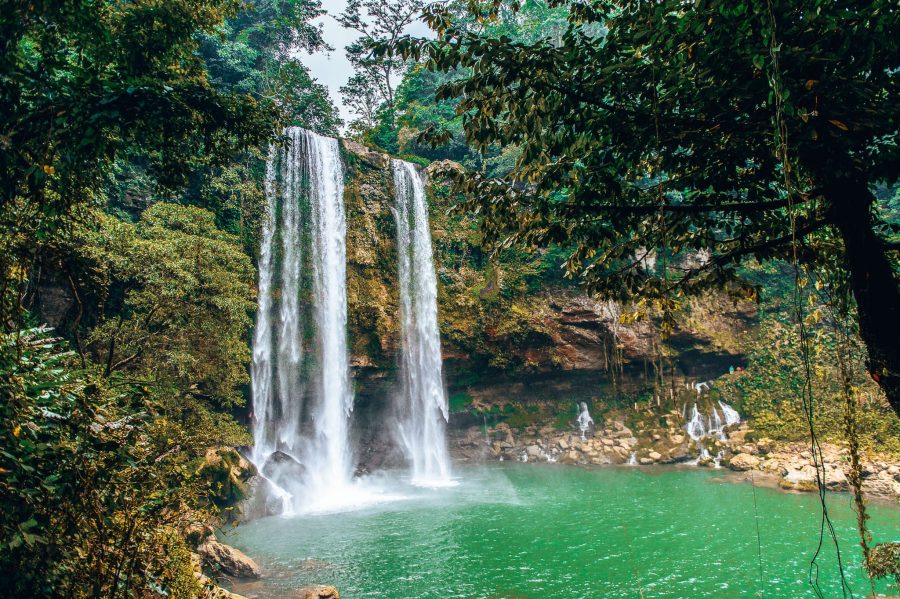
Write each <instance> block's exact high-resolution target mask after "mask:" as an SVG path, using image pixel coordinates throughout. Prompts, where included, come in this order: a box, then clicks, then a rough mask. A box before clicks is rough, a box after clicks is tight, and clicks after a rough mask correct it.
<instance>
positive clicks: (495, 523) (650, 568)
mask: <svg viewBox="0 0 900 599" xmlns="http://www.w3.org/2000/svg"><path fill="white" fill-rule="evenodd" d="M457 474H458V475H459V478H460V481H461V482H460V485H459V486H457V487H453V488H444V489H435V490H426V489H415V488H412V487H408V486H405V485H403V484H402V482H394V483H391V482H390V481H386V482H385V483H384V484H386V485H388V486H390V488H391V490H392V492H393V493H399V494H401V495H403V496H404V497H403V498H402V499H401V498H395V499H394V500H391V501H386V502H384V503H381V504H377V505H373V506H370V507H368V508H365V509H360V510H357V511H352V512H345V513H340V514H327V515H310V516H302V517H296V518H290V519H287V518H280V517H274V518H266V519H263V520H259V521H256V522H253V523H250V524H247V525H243V526H240V527H238V528H237V529H234V530H232V531H229V532H228V533H227V534H225V535H223V536H224V540H225V542H227V543H230V544H232V545H234V546H236V547H238V548H239V549H242V550H243V551H245V552H246V553H248V554H249V555H251V556H252V557H254V558H255V559H257V561H258V562H259V563H260V565H261V566H262V567H263V568H264V570H266V572H267V573H268V576H267V578H266V580H265V581H264V583H259V584H258V585H257V586H256V587H255V588H254V589H253V590H254V592H255V593H256V594H257V595H258V596H259V597H283V596H286V595H287V589H290V588H296V587H297V586H302V585H304V584H311V583H319V584H333V585H335V586H337V587H338V588H339V589H340V592H341V597H342V599H356V598H362V597H366V598H369V597H372V598H374V597H378V598H390V599H401V598H410V599H424V598H435V599H437V598H441V599H447V598H451V597H458V598H465V599H470V598H473V599H474V598H508V599H513V598H516V599H538V598H540V599H544V598H549V597H553V598H556V597H559V598H578V597H581V598H588V597H591V598H593V597H646V598H650V597H753V596H759V595H760V593H762V596H765V597H806V596H815V593H814V591H813V589H812V587H811V586H810V584H809V582H808V580H807V577H808V574H807V573H808V570H809V561H810V559H811V557H812V554H813V552H814V550H815V547H816V545H817V544H818V538H819V532H818V531H819V522H820V509H819V503H818V498H817V496H815V495H811V494H787V493H782V492H780V491H778V490H775V489H767V488H760V487H758V486H757V487H756V488H755V494H756V506H757V510H758V514H759V519H758V523H759V538H760V543H761V547H762V575H760V567H759V561H758V549H757V547H758V545H757V532H756V531H757V528H756V524H755V523H756V520H755V518H754V487H752V486H751V485H750V484H749V483H731V482H727V481H728V480H729V477H728V474H727V473H725V472H723V471H710V470H704V469H696V468H691V469H659V470H654V469H643V468H603V469H590V470H588V469H581V468H575V467H562V466H554V465H546V466H544V465H532V464H508V465H496V466H488V467H482V468H472V469H464V470H459V471H458V472H457ZM829 509H830V512H831V515H832V518H833V520H834V522H835V526H836V528H837V532H838V537H839V540H840V547H841V551H842V558H843V560H844V564H845V570H846V573H847V577H848V580H849V581H850V584H851V587H852V590H853V593H854V595H855V596H861V597H862V596H866V593H867V592H869V593H870V592H871V588H870V587H869V585H868V581H867V579H866V578H865V577H864V576H863V573H862V571H861V569H860V567H859V562H860V556H859V550H858V544H857V543H858V541H857V536H856V532H855V524H854V514H853V512H852V510H851V507H850V497H849V496H848V495H830V499H829ZM871 515H872V519H871V522H870V523H871V529H872V531H873V533H874V535H875V540H876V541H886V540H893V541H897V540H900V509H898V508H897V507H896V506H895V505H873V506H871ZM818 561H819V575H818V581H819V585H820V588H821V590H822V593H823V595H824V596H825V597H835V596H837V597H839V596H841V592H840V582H839V579H838V571H837V568H836V565H835V563H836V562H835V551H834V547H833V545H831V544H827V539H826V544H825V545H824V546H823V551H822V555H821V557H820V558H819V560H818ZM761 581H762V582H761ZM886 589H887V585H886V584H880V585H878V590H879V591H881V592H884V591H885V590H886ZM238 590H241V589H238Z"/></svg>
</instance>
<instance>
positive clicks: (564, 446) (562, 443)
mask: <svg viewBox="0 0 900 599" xmlns="http://www.w3.org/2000/svg"><path fill="white" fill-rule="evenodd" d="M557 444H558V445H559V448H560V449H562V450H563V451H567V450H568V449H569V444H568V442H566V440H565V439H562V438H561V439H560V440H559V441H557Z"/></svg>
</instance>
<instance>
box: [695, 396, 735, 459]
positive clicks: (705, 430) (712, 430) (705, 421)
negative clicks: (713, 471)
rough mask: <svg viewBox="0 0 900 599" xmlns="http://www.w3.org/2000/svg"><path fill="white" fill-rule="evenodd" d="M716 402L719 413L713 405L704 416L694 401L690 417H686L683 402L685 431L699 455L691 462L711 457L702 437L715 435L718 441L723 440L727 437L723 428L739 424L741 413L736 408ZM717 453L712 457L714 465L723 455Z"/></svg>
mask: <svg viewBox="0 0 900 599" xmlns="http://www.w3.org/2000/svg"><path fill="white" fill-rule="evenodd" d="M718 404H719V407H720V408H721V409H722V414H721V415H720V414H719V411H718V410H716V408H715V406H713V407H712V412H711V413H710V414H708V415H706V416H705V417H704V416H703V414H702V413H701V412H700V409H699V408H698V407H697V404H696V403H695V404H694V405H693V407H692V408H691V416H690V419H688V418H687V405H686V404H685V406H684V415H685V420H687V423H686V424H685V425H684V429H685V431H687V434H688V436H689V437H690V438H691V440H692V441H694V442H695V443H696V444H697V449H698V450H699V452H700V457H699V458H698V459H697V461H695V462H693V463H698V462H701V461H709V460H710V459H712V456H710V453H709V450H708V449H706V447H704V446H703V443H702V441H703V439H705V438H710V437H716V438H717V439H719V440H720V441H725V440H726V439H727V437H726V435H725V429H726V428H727V427H729V426H731V425H733V424H739V423H740V422H741V415H740V414H739V413H738V411H737V410H735V409H734V408H732V407H731V406H729V405H728V404H727V403H725V402H723V401H719V402H718ZM723 416H724V418H725V419H724V421H723V420H722V417H723ZM719 454H720V455H717V456H716V458H715V459H713V462H714V463H715V464H716V467H718V464H719V461H720V460H721V459H722V457H723V456H724V453H722V452H719Z"/></svg>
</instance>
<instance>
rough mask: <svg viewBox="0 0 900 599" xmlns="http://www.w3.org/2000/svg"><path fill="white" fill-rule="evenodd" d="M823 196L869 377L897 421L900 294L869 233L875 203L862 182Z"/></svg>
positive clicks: (831, 188) (846, 182)
mask: <svg viewBox="0 0 900 599" xmlns="http://www.w3.org/2000/svg"><path fill="white" fill-rule="evenodd" d="M824 191H825V198H826V199H827V200H828V202H829V204H830V210H831V212H830V217H831V222H832V224H833V225H834V226H835V227H836V228H837V230H838V232H839V233H840V235H841V238H842V239H843V242H844V251H845V252H846V261H847V268H848V270H849V273H850V287H851V289H852V291H853V296H854V298H855V299H856V306H857V312H858V318H859V334H860V337H862V340H863V342H864V343H865V344H866V349H867V352H868V360H867V367H868V369H869V374H870V375H871V376H872V378H873V379H875V381H876V382H877V383H878V385H879V386H880V387H881V388H882V389H883V390H884V392H885V394H886V395H887V399H888V402H889V403H890V404H891V407H893V408H894V411H895V412H896V413H897V415H898V416H900V289H898V285H897V279H896V277H895V275H894V270H893V267H892V265H891V262H890V260H888V257H887V253H886V250H887V248H886V247H885V244H884V242H883V241H882V240H881V239H880V238H879V237H878V236H877V235H876V234H875V232H874V230H873V225H874V221H873V218H872V214H871V206H872V204H873V203H874V202H875V197H874V196H873V195H872V193H871V192H870V191H869V189H868V186H867V185H866V183H865V181H861V180H853V179H839V180H836V181H833V182H832V183H830V184H829V185H828V186H826V187H825V190H824Z"/></svg>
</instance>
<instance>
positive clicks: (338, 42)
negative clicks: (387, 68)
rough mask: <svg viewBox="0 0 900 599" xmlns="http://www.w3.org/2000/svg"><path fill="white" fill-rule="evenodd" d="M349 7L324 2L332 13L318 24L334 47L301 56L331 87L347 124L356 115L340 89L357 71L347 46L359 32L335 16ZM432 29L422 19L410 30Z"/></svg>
mask: <svg viewBox="0 0 900 599" xmlns="http://www.w3.org/2000/svg"><path fill="white" fill-rule="evenodd" d="M346 6H347V2H346V0H323V1H322V8H324V9H325V10H326V11H328V14H327V15H324V16H322V17H320V18H318V19H316V20H315V21H314V23H317V24H319V23H321V24H322V27H323V30H324V33H325V41H326V42H328V45H330V46H331V47H333V48H334V50H332V51H331V52H329V53H325V52H321V53H316V54H307V53H305V52H304V53H302V54H301V56H300V59H301V60H302V61H303V64H305V65H306V66H307V67H308V68H309V70H310V72H311V73H312V76H313V77H314V78H315V79H317V80H318V81H319V83H321V84H323V85H325V86H326V87H327V88H328V93H329V94H330V95H331V100H332V102H334V103H335V104H336V105H337V106H338V109H339V110H340V113H341V118H342V119H344V122H345V123H347V122H349V121H350V120H351V119H352V118H353V116H352V114H351V113H350V112H349V111H348V110H347V108H345V107H344V106H343V104H342V103H341V94H340V92H338V89H339V88H340V87H341V86H342V85H344V84H345V83H347V80H348V79H350V76H351V75H352V74H353V67H351V66H350V62H349V61H348V60H347V57H346V56H345V54H344V46H346V45H347V44H349V43H350V42H352V41H353V40H355V39H356V38H357V37H358V35H357V34H356V32H355V31H350V30H347V29H344V28H343V27H341V26H340V25H338V22H337V21H336V20H335V19H334V17H335V16H337V15H338V14H340V13H341V12H342V11H343V10H344V8H345V7H346ZM428 32H429V29H428V27H427V26H426V25H425V24H424V23H421V22H418V23H414V24H413V25H411V26H410V27H409V33H410V34H412V35H427V33H428Z"/></svg>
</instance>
